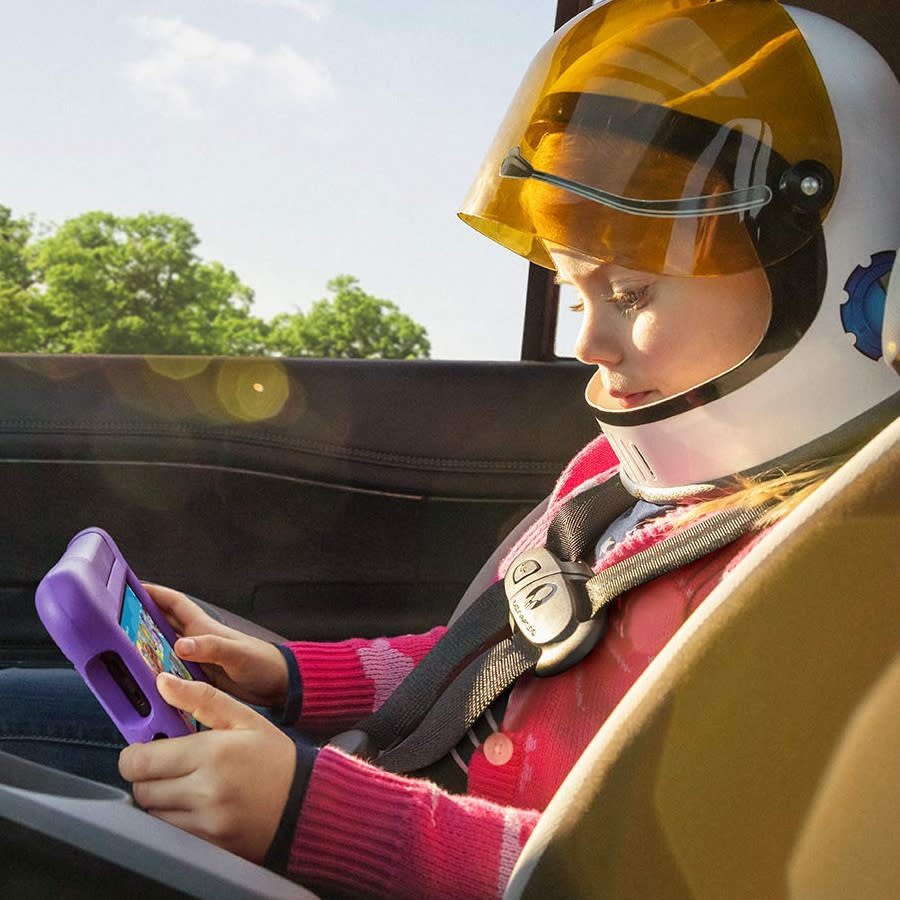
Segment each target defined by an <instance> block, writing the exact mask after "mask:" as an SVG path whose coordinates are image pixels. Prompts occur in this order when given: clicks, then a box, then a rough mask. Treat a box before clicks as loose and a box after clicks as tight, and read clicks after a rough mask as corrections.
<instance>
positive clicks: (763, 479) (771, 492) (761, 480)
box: [678, 453, 851, 529]
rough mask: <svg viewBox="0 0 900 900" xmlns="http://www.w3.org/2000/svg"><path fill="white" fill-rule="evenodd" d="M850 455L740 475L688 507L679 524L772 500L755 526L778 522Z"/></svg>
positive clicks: (759, 504)
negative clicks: (727, 484)
mask: <svg viewBox="0 0 900 900" xmlns="http://www.w3.org/2000/svg"><path fill="white" fill-rule="evenodd" d="M850 455H851V454H849V453H847V454H842V455H840V456H834V457H830V458H828V459H823V460H817V461H815V462H813V463H809V464H807V465H806V466H804V467H803V468H801V469H795V470H794V471H790V472H787V471H785V470H784V469H774V470H770V471H768V472H764V473H761V474H759V475H755V476H752V477H745V476H736V477H735V479H734V484H733V487H731V488H730V489H729V488H724V489H723V490H722V491H721V492H719V493H717V495H716V496H715V497H712V498H710V499H709V500H701V501H700V502H699V503H694V504H693V505H691V506H689V507H686V509H685V512H684V515H683V516H682V517H681V518H680V519H679V520H678V527H679V528H684V527H686V526H688V525H690V524H691V523H693V522H696V521H697V520H698V519H700V518H702V517H704V516H707V515H711V514H712V513H716V512H720V511H721V510H724V509H731V508H733V507H735V506H741V507H743V508H745V509H758V508H760V507H762V506H767V505H769V504H771V505H770V506H769V509H767V510H766V511H765V512H764V513H763V514H762V515H761V516H760V517H759V519H757V520H756V522H755V523H754V525H753V527H754V528H755V529H760V528H766V527H768V526H769V525H774V524H775V522H778V521H779V520H781V519H783V518H784V517H785V516H786V515H788V513H790V512H791V511H792V510H794V509H796V507H797V506H799V505H800V504H801V503H802V502H803V501H804V500H805V499H806V498H807V497H808V496H809V495H810V494H811V493H812V492H813V491H815V490H816V488H818V487H819V486H820V485H821V484H822V482H823V481H825V480H826V479H827V478H828V477H830V476H831V475H833V474H834V473H835V472H836V471H837V470H838V469H839V468H840V467H841V466H842V465H843V464H844V463H845V462H846V461H847V459H849V457H850Z"/></svg>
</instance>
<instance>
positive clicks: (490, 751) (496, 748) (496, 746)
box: [482, 731, 513, 766]
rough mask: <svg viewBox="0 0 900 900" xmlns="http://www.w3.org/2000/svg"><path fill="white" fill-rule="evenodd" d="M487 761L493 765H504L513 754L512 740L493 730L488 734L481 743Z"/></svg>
mask: <svg viewBox="0 0 900 900" xmlns="http://www.w3.org/2000/svg"><path fill="white" fill-rule="evenodd" d="M482 749H483V750H484V755H485V757H486V758H487V761H488V762H489V763H490V764H491V765H493V766H505V765H506V764H507V763H508V762H509V761H510V760H511V759H512V755H513V742H512V740H511V739H510V738H509V737H507V736H506V735H505V734H502V733H501V732H499V731H498V732H495V733H494V734H491V735H488V737H487V738H486V739H485V741H484V744H482Z"/></svg>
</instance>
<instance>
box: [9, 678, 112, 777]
mask: <svg viewBox="0 0 900 900" xmlns="http://www.w3.org/2000/svg"><path fill="white" fill-rule="evenodd" d="M125 743H126V742H125V739H124V738H123V737H122V735H121V734H119V731H118V729H117V728H116V726H115V725H113V723H112V721H110V718H109V716H107V715H106V712H105V711H104V709H103V707H102V706H101V705H100V703H99V702H98V701H97V699H96V698H95V697H94V695H93V694H92V693H91V691H90V689H89V688H88V687H87V685H86V684H85V683H84V682H83V681H82V680H81V676H80V675H79V674H78V673H77V672H76V671H75V670H74V669H3V670H0V750H5V751H6V752H7V753H12V754H14V755H16V756H23V757H25V758H26V759H30V760H32V761H33V762H38V763H42V764H43V765H45V766H51V767H52V768H54V769H62V770H63V771H65V772H71V773H73V774H75V775H81V776H83V777H85V778H92V779H93V780H94V781H102V782H104V783H106V784H111V785H114V786H115V787H119V788H123V789H125V790H129V785H128V783H127V782H126V781H124V780H123V779H122V778H121V777H120V776H119V769H118V761H119V752H120V751H121V750H122V748H123V747H124V746H125Z"/></svg>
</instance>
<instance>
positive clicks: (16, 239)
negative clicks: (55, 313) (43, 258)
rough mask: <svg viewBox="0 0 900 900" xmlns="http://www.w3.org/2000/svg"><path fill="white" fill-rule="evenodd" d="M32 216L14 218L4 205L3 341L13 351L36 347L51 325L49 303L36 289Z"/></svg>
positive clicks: (0, 217) (0, 265)
mask: <svg viewBox="0 0 900 900" xmlns="http://www.w3.org/2000/svg"><path fill="white" fill-rule="evenodd" d="M32 233H33V223H32V221H31V220H30V219H14V218H13V215H12V211H11V210H10V209H9V208H8V207H6V206H0V336H2V338H0V340H2V348H3V349H5V350H11V351H27V350H32V349H34V347H35V346H36V345H37V342H38V341H39V339H40V338H39V334H40V332H41V331H42V329H43V328H45V327H46V325H47V315H46V312H47V311H46V305H45V304H44V302H43V298H42V297H41V295H40V293H39V292H38V291H36V290H34V288H33V284H34V278H33V275H32V272H31V265H30V260H29V242H30V241H31V238H32Z"/></svg>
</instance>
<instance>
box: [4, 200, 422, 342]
mask: <svg viewBox="0 0 900 900" xmlns="http://www.w3.org/2000/svg"><path fill="white" fill-rule="evenodd" d="M198 244H199V239H198V237H197V235H196V234H195V232H194V228H193V226H192V225H191V224H190V223H189V222H187V221H186V220H185V219H181V218H177V217H174V216H167V215H160V214H143V215H137V216H133V217H118V216H115V215H113V214H111V213H106V212H89V213H85V214H83V215H81V216H77V217H76V218H73V219H70V220H68V221H67V222H65V223H64V224H63V225H62V226H60V227H59V228H57V229H56V230H55V231H53V232H51V233H49V234H47V235H44V236H42V237H39V238H35V235H34V229H33V223H32V222H31V220H29V219H15V218H13V216H12V213H11V212H10V210H9V209H7V208H6V207H3V206H0V351H16V352H26V351H34V352H41V353H137V354H156V353H160V354H202V355H237V354H240V355H247V354H278V355H283V356H344V357H353V358H389V357H390V358H409V357H414V356H427V355H428V353H429V344H428V338H427V336H426V333H425V329H424V328H423V327H422V326H421V325H417V324H416V323H415V322H413V321H412V320H411V319H410V318H409V317H408V316H406V315H404V314H403V313H402V312H400V310H399V309H398V308H397V307H396V306H395V305H394V304H393V303H391V302H390V301H388V300H379V299H377V298H375V297H372V296H370V295H369V294H366V293H365V292H364V291H363V290H362V289H361V288H360V287H359V285H358V282H357V280H356V279H355V278H353V277H352V276H350V275H341V276H339V277H337V278H335V279H334V280H333V281H331V282H329V284H328V288H329V290H331V291H332V292H333V293H334V295H335V296H334V298H333V299H332V300H320V301H318V302H317V303H315V304H314V305H313V307H312V309H311V310H310V311H309V313H303V312H295V313H293V314H281V315H278V316H276V317H275V319H273V320H272V321H271V322H266V321H264V320H262V319H260V318H258V317H256V316H254V315H253V314H252V313H251V304H252V302H253V291H252V290H251V289H250V288H249V287H247V286H246V285H244V284H243V283H242V282H241V281H240V279H239V278H238V276H237V275H236V274H235V273H234V272H232V271H230V270H228V269H226V268H225V267H224V266H223V265H221V263H218V262H206V261H204V260H202V259H201V258H200V257H199V256H198V254H197V246H198Z"/></svg>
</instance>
